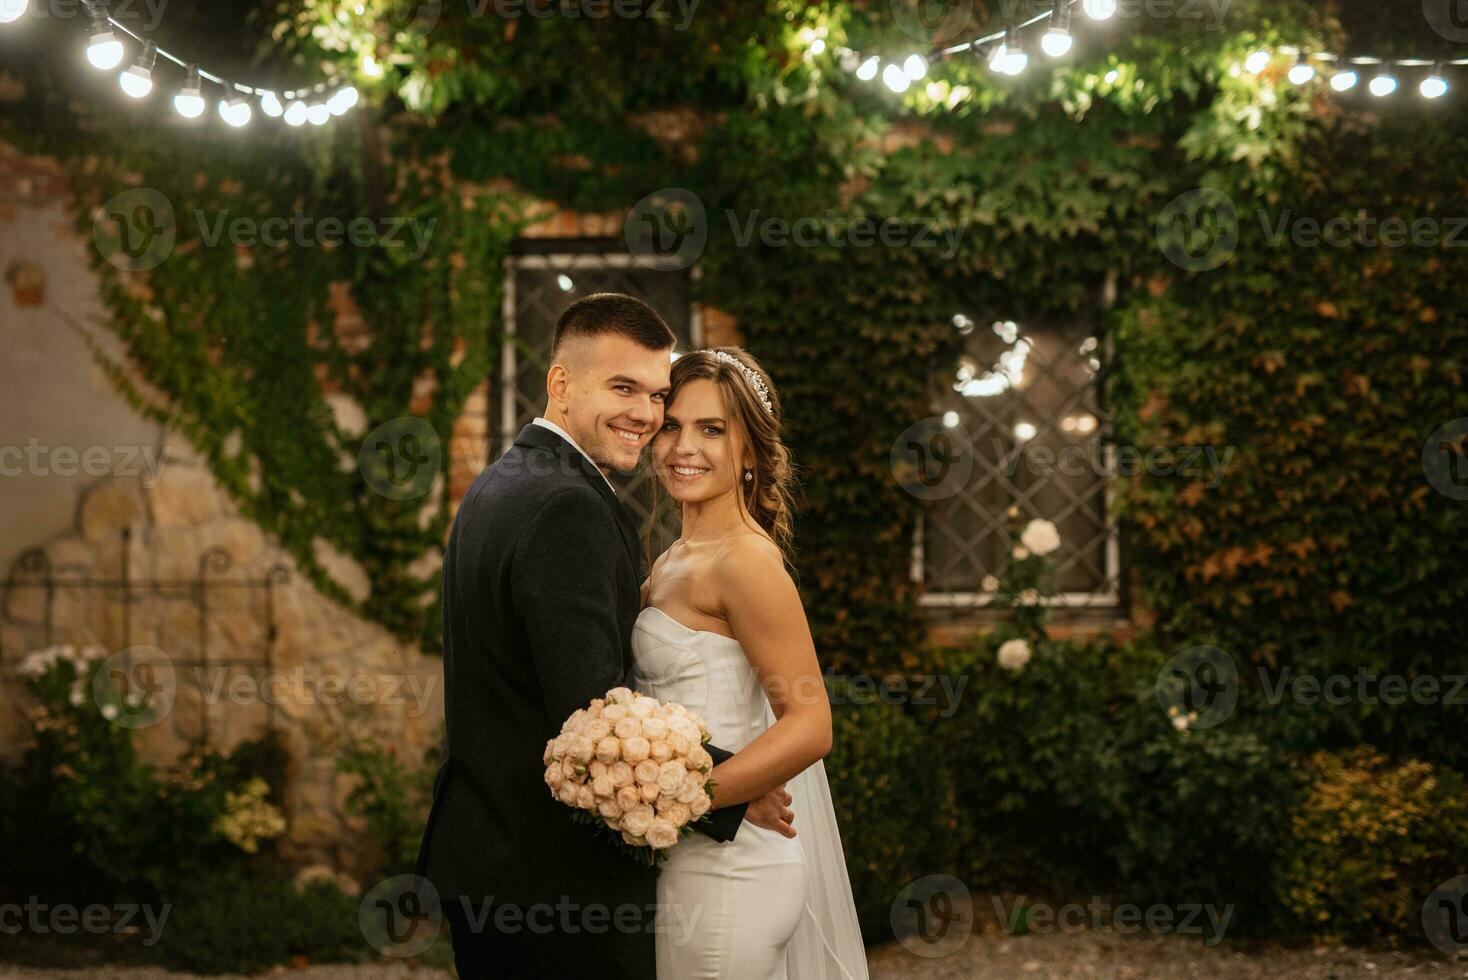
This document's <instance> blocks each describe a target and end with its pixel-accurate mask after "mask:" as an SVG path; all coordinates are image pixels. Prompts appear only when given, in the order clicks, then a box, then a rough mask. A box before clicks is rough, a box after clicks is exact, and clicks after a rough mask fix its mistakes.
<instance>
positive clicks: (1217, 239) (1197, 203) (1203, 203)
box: [1157, 187, 1239, 272]
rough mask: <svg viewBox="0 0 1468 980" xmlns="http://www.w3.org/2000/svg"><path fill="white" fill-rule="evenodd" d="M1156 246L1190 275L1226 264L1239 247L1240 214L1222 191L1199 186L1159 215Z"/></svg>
mask: <svg viewBox="0 0 1468 980" xmlns="http://www.w3.org/2000/svg"><path fill="white" fill-rule="evenodd" d="M1157 247H1158V248H1160V249H1162V254H1163V255H1165V256H1167V260H1168V261H1169V262H1171V263H1172V264H1173V265H1175V266H1177V267H1178V268H1181V269H1187V270H1188V271H1189V272H1207V271H1208V270H1210V269H1216V268H1218V267H1219V266H1221V265H1223V264H1224V263H1225V262H1227V261H1228V260H1229V259H1230V258H1231V257H1232V256H1233V254H1234V250H1235V249H1237V248H1238V247H1239V215H1238V212H1237V211H1236V210H1234V202H1233V200H1232V199H1231V198H1230V197H1229V196H1228V195H1227V194H1225V193H1223V191H1220V190H1215V189H1213V188H1211V187H1198V188H1195V189H1194V190H1190V191H1187V192H1185V193H1183V194H1179V195H1178V196H1177V197H1175V198H1173V199H1172V200H1171V201H1169V202H1168V203H1167V206H1166V207H1165V208H1163V209H1162V212H1161V213H1160V214H1158V215H1157Z"/></svg>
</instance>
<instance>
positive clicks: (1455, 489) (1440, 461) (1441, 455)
mask: <svg viewBox="0 0 1468 980" xmlns="http://www.w3.org/2000/svg"><path fill="white" fill-rule="evenodd" d="M1422 472H1424V473H1426V474H1427V482H1428V483H1430V484H1432V488H1433V489H1434V490H1436V491H1437V492H1438V493H1440V494H1442V495H1443V496H1444V497H1451V498H1452V499H1454V500H1468V416H1464V417H1463V418H1460V419H1453V420H1452V421H1451V422H1449V423H1448V424H1446V425H1443V426H1440V427H1439V428H1438V429H1437V431H1436V432H1434V433H1433V434H1432V435H1430V436H1428V437H1427V442H1426V443H1425V444H1424V445H1423V447H1422Z"/></svg>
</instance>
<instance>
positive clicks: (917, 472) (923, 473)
mask: <svg viewBox="0 0 1468 980" xmlns="http://www.w3.org/2000/svg"><path fill="white" fill-rule="evenodd" d="M891 463H892V475H893V476H894V477H896V478H897V483H898V485H900V486H901V487H902V489H904V490H906V491H907V492H908V493H910V494H912V495H913V496H914V497H917V498H918V499H919V500H946V499H948V498H949V497H951V496H953V495H954V494H956V493H958V492H959V491H960V490H962V489H963V488H964V487H965V486H966V485H967V484H968V481H969V477H970V476H972V475H973V471H974V457H973V443H972V442H971V441H970V440H969V437H968V433H967V432H965V431H964V430H963V428H962V427H961V426H959V425H958V424H957V423H954V424H953V425H949V424H947V422H946V421H945V420H944V419H942V418H930V419H923V420H922V421H921V422H918V423H916V424H914V425H910V426H908V427H907V428H906V429H905V430H904V431H903V433H902V435H900V436H898V437H897V441H896V442H894V443H893V444H892V459H891Z"/></svg>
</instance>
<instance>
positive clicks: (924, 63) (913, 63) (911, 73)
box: [902, 54, 928, 82]
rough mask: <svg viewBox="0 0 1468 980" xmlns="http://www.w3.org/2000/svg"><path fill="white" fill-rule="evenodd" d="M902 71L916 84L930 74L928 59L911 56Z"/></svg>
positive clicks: (903, 64)
mask: <svg viewBox="0 0 1468 980" xmlns="http://www.w3.org/2000/svg"><path fill="white" fill-rule="evenodd" d="M902 71H903V73H904V74H905V75H907V77H908V78H910V79H912V80H913V81H914V82H916V81H918V80H919V79H921V78H922V77H923V76H924V75H926V74H927V73H928V59H927V58H924V57H923V56H922V55H920V54H910V55H908V56H907V60H906V61H904V62H903V63H902Z"/></svg>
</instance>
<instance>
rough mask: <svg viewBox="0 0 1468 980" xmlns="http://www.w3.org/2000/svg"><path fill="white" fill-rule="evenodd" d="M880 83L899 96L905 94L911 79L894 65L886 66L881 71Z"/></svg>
mask: <svg viewBox="0 0 1468 980" xmlns="http://www.w3.org/2000/svg"><path fill="white" fill-rule="evenodd" d="M882 81H883V82H885V83H886V85H887V87H888V88H890V89H891V90H892V91H894V92H896V93H898V94H899V95H900V94H901V93H903V92H906V91H907V87H908V86H909V85H911V84H912V79H910V78H908V77H907V72H905V71H903V70H902V69H901V68H899V67H897V66H896V65H888V66H887V67H886V68H883V69H882Z"/></svg>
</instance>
